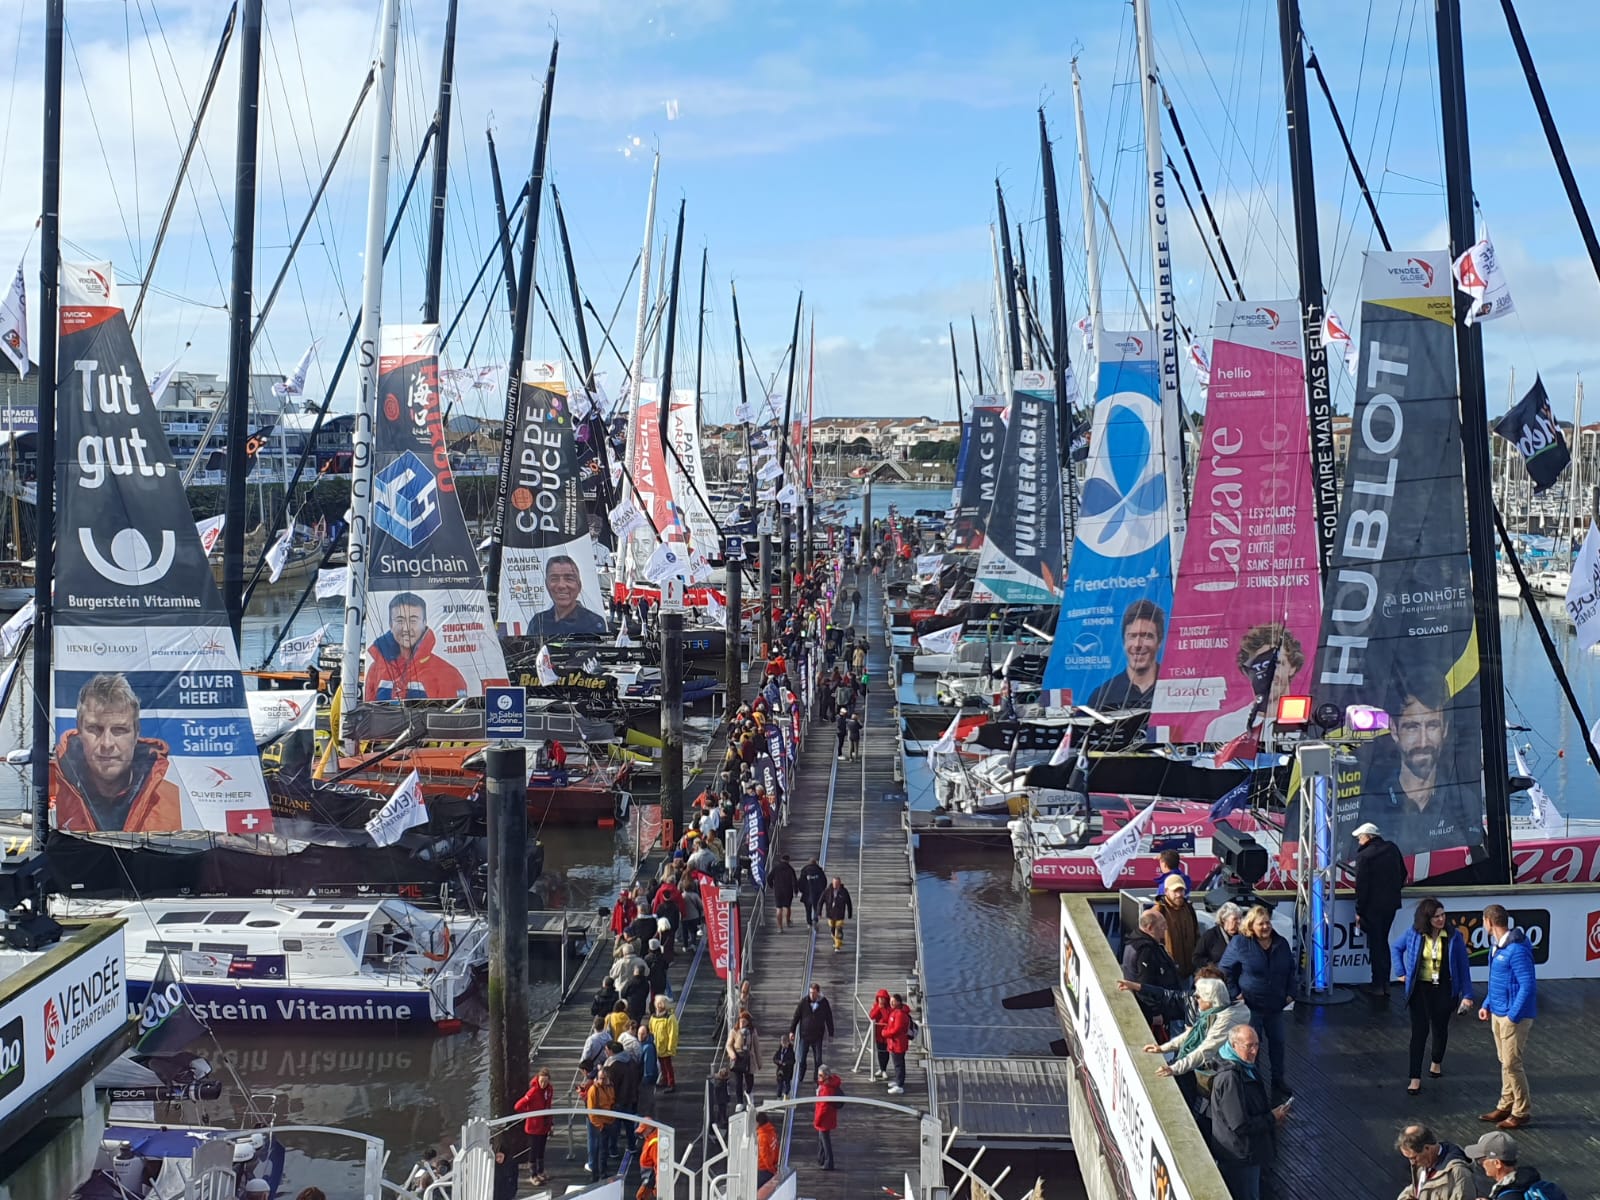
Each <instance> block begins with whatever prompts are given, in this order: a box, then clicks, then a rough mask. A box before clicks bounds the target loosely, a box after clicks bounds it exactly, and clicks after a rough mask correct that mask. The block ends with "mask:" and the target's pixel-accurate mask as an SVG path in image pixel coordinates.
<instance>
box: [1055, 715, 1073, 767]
mask: <svg viewBox="0 0 1600 1200" xmlns="http://www.w3.org/2000/svg"><path fill="white" fill-rule="evenodd" d="M1071 757H1072V726H1071V725H1068V726H1067V729H1066V732H1065V733H1063V734H1062V735H1061V742H1060V744H1059V745H1057V746H1056V748H1055V750H1054V751H1052V752H1051V755H1050V765H1051V766H1052V767H1059V766H1060V765H1061V764H1062V763H1064V762H1066V761H1067V759H1069V758H1071Z"/></svg>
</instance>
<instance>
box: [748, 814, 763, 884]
mask: <svg viewBox="0 0 1600 1200" xmlns="http://www.w3.org/2000/svg"><path fill="white" fill-rule="evenodd" d="M744 844H745V848H746V851H747V852H748V854H749V856H750V879H751V882H753V883H754V884H755V885H756V886H757V887H758V888H764V887H766V886H767V818H766V814H765V813H763V812H762V811H761V805H760V804H759V803H757V802H755V801H746V802H745V809H744Z"/></svg>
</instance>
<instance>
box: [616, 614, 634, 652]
mask: <svg viewBox="0 0 1600 1200" xmlns="http://www.w3.org/2000/svg"><path fill="white" fill-rule="evenodd" d="M631 645H633V639H632V638H631V637H629V636H628V623H627V622H626V621H620V622H618V624H617V649H619V650H626V649H627V648H628V647H629V646H631Z"/></svg>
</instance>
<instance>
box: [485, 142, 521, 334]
mask: <svg viewBox="0 0 1600 1200" xmlns="http://www.w3.org/2000/svg"><path fill="white" fill-rule="evenodd" d="M485 132H486V133H487V135H488V138H489V178H490V179H491V180H492V181H493V182H494V212H495V216H496V217H498V218H499V224H498V226H497V228H498V229H499V230H500V236H499V237H498V238H496V239H495V240H496V241H498V242H499V243H500V259H501V266H502V270H503V272H504V274H505V277H506V304H507V305H508V306H509V307H510V309H511V321H512V324H513V325H514V324H515V323H516V319H517V267H516V264H515V263H514V262H513V261H512V259H511V222H510V221H509V220H507V217H506V189H505V185H503V184H502V183H501V182H500V158H499V156H498V155H497V154H495V152H494V130H492V129H490V130H486V131H485Z"/></svg>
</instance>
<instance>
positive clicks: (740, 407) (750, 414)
mask: <svg viewBox="0 0 1600 1200" xmlns="http://www.w3.org/2000/svg"><path fill="white" fill-rule="evenodd" d="M733 419H734V421H735V422H736V423H737V424H739V425H748V424H750V422H751V421H754V420H755V419H756V410H755V406H754V405H753V404H751V403H750V402H749V401H748V400H741V401H739V403H737V404H735V405H734V406H733Z"/></svg>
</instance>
